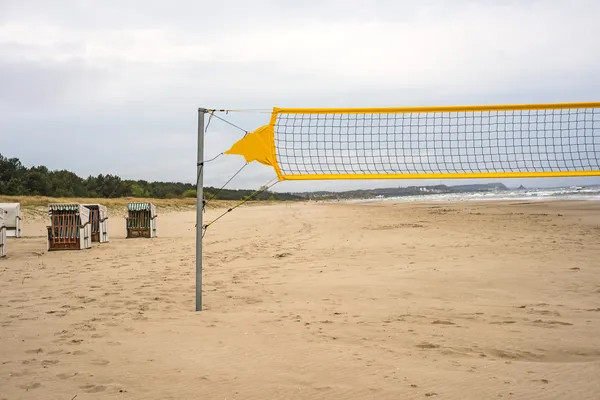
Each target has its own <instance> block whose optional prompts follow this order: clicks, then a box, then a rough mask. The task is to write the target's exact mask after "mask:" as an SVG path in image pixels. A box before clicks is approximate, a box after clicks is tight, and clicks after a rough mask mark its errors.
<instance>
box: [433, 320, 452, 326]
mask: <svg viewBox="0 0 600 400" xmlns="http://www.w3.org/2000/svg"><path fill="white" fill-rule="evenodd" d="M432 324H433V325H456V324H455V323H454V322H451V321H443V320H439V319H438V320H435V321H433V322H432Z"/></svg>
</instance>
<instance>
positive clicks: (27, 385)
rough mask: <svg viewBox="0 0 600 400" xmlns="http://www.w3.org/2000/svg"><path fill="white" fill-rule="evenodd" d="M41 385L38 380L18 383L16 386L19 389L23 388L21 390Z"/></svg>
mask: <svg viewBox="0 0 600 400" xmlns="http://www.w3.org/2000/svg"><path fill="white" fill-rule="evenodd" d="M41 386H42V384H41V383H39V382H31V383H27V384H25V385H19V386H17V387H18V388H20V389H23V390H25V391H27V390H32V389H37V388H39V387H41Z"/></svg>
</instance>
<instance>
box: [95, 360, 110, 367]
mask: <svg viewBox="0 0 600 400" xmlns="http://www.w3.org/2000/svg"><path fill="white" fill-rule="evenodd" d="M109 363H110V361H108V360H93V361H92V364H94V365H101V366H104V365H108V364H109Z"/></svg>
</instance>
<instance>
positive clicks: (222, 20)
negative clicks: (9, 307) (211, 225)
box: [0, 0, 600, 191]
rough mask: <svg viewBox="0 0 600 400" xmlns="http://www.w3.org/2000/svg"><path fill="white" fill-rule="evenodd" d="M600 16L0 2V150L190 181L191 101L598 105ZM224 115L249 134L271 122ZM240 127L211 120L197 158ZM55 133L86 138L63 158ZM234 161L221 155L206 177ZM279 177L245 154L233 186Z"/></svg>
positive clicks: (589, 8)
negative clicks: (245, 164)
mask: <svg viewBox="0 0 600 400" xmlns="http://www.w3.org/2000/svg"><path fill="white" fill-rule="evenodd" d="M599 13H600V3H598V2H596V1H592V0H582V1H577V2H566V1H506V2H501V3H500V2H496V1H477V2H474V1H467V0H463V1H454V2H447V1H423V2H414V1H396V0H385V1H383V0H382V1H366V0H365V1H358V0H344V1H342V0H333V1H317V0H310V1H303V2H282V1H275V0H271V1H257V2H252V3H247V2H243V1H227V2H210V3H208V4H205V2H197V1H191V0H189V1H187V0H184V1H177V2H171V3H166V2H164V1H158V0H151V1H144V2H141V1H133V0H129V1H118V2H117V1H92V0H90V1H85V2H82V1H63V2H61V3H60V6H57V5H56V4H54V3H52V2H48V1H41V0H39V1H28V2H18V1H16V0H15V1H0V87H2V91H0V137H1V138H2V148H1V149H0V152H2V153H3V154H6V155H8V156H14V157H19V158H21V159H22V161H23V162H24V163H26V164H28V165H32V164H34V165H38V164H45V165H47V166H48V167H49V168H60V169H62V168H67V169H70V170H73V171H75V172H77V173H78V174H80V175H87V174H98V173H114V174H119V175H121V176H123V177H128V178H141V179H147V180H181V181H193V180H194V179H195V157H196V150H195V145H196V135H195V133H196V118H197V116H196V109H197V107H211V108H213V107H214V108H228V109H238V108H251V109H256V108H259V109H267V110H268V109H271V108H272V107H273V106H281V107H285V106H289V107H297V106H311V107H331V106H344V107H351V106H391V105H438V104H477V103H504V102H511V103H519V102H554V101H597V100H598V98H597V97H595V96H597V94H598V93H600V72H599V71H600V52H599V51H598V45H597V43H596V42H597V40H596V38H597V37H600V25H598V24H597V21H596V17H597V15H599ZM224 117H226V118H227V119H229V120H231V121H232V122H234V123H236V124H238V125H240V126H242V127H243V128H244V129H247V130H253V129H256V128H257V127H259V126H261V125H264V124H266V123H267V122H268V120H269V114H265V113H263V114H229V115H227V116H224ZM241 134H243V133H242V132H239V131H237V130H235V129H234V128H231V127H230V126H228V125H226V124H223V123H222V122H220V121H216V120H213V122H211V126H210V127H209V131H208V133H207V137H206V156H207V157H210V156H211V155H216V154H218V153H219V152H221V151H223V150H225V149H227V148H228V147H230V146H231V144H232V143H234V142H235V141H236V140H237V139H239V138H240V137H241ZM57 138H60V140H61V142H62V143H64V142H69V141H70V142H72V143H73V144H74V146H79V149H81V150H79V151H74V152H72V153H70V154H68V155H65V154H58V152H57V151H55V150H52V148H53V147H52V140H55V139H57ZM89 138H96V142H95V143H96V144H95V145H94V146H90V145H89V144H88V143H89V142H88V141H89V140H90V139H89ZM83 149H85V151H83ZM242 164H243V159H242V158H241V157H237V156H223V157H220V158H219V159H217V160H216V161H215V162H213V163H211V164H210V165H208V166H207V169H206V179H205V182H206V184H208V185H219V184H222V183H224V182H225V181H227V179H228V178H229V176H231V174H232V173H234V172H235V171H236V170H237V169H238V168H239V166H241V165H242ZM273 176H274V174H273V171H272V169H270V168H267V167H265V166H262V165H254V164H252V165H251V166H249V167H248V168H246V170H245V171H244V173H243V174H240V176H239V177H238V178H236V180H235V181H233V182H232V186H233V187H243V188H255V187H258V186H259V185H261V184H263V183H264V182H266V181H268V180H269V179H270V178H272V177H273ZM439 182H440V181H437V180H436V181H435V182H434V181H427V183H439ZM442 182H444V181H442ZM504 182H505V183H508V184H510V185H518V184H521V183H524V184H526V185H531V184H536V185H554V184H564V183H565V182H566V183H567V184H581V182H588V183H589V182H598V180H597V179H587V180H581V179H578V180H567V181H565V180H554V179H551V180H541V181H540V180H534V181H531V180H519V181H517V180H510V181H504ZM575 182H577V183H575ZM414 183H415V182H413V181H369V182H365V181H350V182H347V181H328V182H318V181H313V182H285V183H282V184H279V185H278V186H277V188H278V190H298V191H299V190H309V189H323V188H333V189H343V188H357V187H374V186H381V185H386V186H387V185H392V186H393V185H404V184H414Z"/></svg>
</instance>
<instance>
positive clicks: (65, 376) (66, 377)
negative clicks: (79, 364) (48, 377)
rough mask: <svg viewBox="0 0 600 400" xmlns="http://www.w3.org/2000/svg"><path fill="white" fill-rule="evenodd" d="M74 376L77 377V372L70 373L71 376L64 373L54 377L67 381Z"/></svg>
mask: <svg viewBox="0 0 600 400" xmlns="http://www.w3.org/2000/svg"><path fill="white" fill-rule="evenodd" d="M75 375H77V372H74V373H72V374H65V373H64V372H63V373H61V374H57V375H56V377H57V378H59V379H69V378H72V377H74V376H75Z"/></svg>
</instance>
